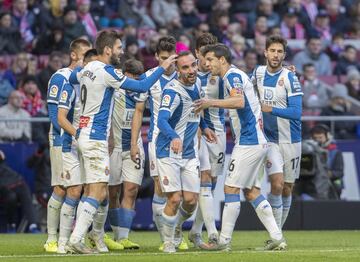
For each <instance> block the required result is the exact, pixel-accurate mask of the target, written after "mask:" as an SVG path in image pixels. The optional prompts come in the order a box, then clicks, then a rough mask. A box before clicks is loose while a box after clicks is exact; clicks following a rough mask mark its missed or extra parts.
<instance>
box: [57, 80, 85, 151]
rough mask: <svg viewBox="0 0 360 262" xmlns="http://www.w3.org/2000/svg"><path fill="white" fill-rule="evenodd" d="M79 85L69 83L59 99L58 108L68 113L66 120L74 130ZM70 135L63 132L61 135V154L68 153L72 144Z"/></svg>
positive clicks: (76, 119) (77, 114)
mask: <svg viewBox="0 0 360 262" xmlns="http://www.w3.org/2000/svg"><path fill="white" fill-rule="evenodd" d="M79 92H80V91H79V85H71V84H70V83H68V84H65V85H64V86H63V89H62V91H61V95H60V99H59V105H58V107H59V108H65V109H67V110H69V111H68V114H67V119H68V120H69V122H70V123H71V124H72V125H73V126H74V128H75V129H77V128H78V127H79V118H80V107H81V105H80V100H79ZM74 139H75V138H73V137H72V135H70V134H69V133H68V132H66V131H64V134H63V145H62V151H63V152H70V151H71V146H72V144H73V142H74Z"/></svg>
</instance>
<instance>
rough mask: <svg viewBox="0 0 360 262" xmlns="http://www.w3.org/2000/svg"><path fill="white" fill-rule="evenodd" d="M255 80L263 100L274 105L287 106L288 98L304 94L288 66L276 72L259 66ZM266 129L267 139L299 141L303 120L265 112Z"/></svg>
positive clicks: (285, 141)
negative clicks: (270, 71) (272, 72)
mask: <svg viewBox="0 0 360 262" xmlns="http://www.w3.org/2000/svg"><path fill="white" fill-rule="evenodd" d="M252 80H253V81H256V84H257V86H258V89H259V94H260V99H261V102H262V103H264V104H267V105H269V106H272V107H277V108H287V106H288V98H289V97H292V96H299V95H303V92H302V90H301V85H300V82H299V80H298V78H297V77H296V75H295V74H294V73H293V72H291V71H289V70H288V69H286V68H282V69H281V70H280V71H279V72H276V73H274V74H271V73H269V72H268V71H267V70H266V66H259V67H257V68H256V70H255V71H254V74H253V79H252ZM263 117H264V130H265V135H266V137H267V139H268V140H269V141H270V142H273V143H297V142H300V141H301V121H300V120H292V119H285V118H282V117H277V116H274V115H272V114H270V113H264V114H263Z"/></svg>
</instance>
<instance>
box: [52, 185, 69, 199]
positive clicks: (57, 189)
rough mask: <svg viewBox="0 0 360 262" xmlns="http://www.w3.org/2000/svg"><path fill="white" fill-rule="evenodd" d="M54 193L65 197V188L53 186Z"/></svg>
mask: <svg viewBox="0 0 360 262" xmlns="http://www.w3.org/2000/svg"><path fill="white" fill-rule="evenodd" d="M54 193H55V194H56V195H57V196H59V197H61V198H63V197H65V194H66V191H65V189H64V188H63V187H61V186H55V187H54Z"/></svg>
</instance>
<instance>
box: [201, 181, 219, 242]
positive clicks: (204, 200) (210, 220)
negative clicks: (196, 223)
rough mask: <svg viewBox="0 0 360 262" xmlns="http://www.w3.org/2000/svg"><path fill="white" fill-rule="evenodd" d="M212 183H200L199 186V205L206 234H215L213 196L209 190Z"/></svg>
mask: <svg viewBox="0 0 360 262" xmlns="http://www.w3.org/2000/svg"><path fill="white" fill-rule="evenodd" d="M211 187H212V184H211V183H209V184H202V185H201V187H200V196H199V205H200V209H201V213H202V217H203V220H204V223H205V226H206V231H207V233H208V236H210V235H211V234H217V230H216V226H215V217H214V212H213V210H214V209H213V205H214V197H213V194H212V190H211Z"/></svg>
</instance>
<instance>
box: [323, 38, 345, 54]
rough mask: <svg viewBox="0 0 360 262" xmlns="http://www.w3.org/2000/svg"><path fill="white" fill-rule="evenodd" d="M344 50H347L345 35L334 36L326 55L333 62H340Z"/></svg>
mask: <svg viewBox="0 0 360 262" xmlns="http://www.w3.org/2000/svg"><path fill="white" fill-rule="evenodd" d="M344 49H345V41H344V35H343V34H342V33H338V34H335V35H333V37H332V40H331V44H330V46H328V47H327V49H326V53H327V54H328V56H329V57H330V59H331V61H338V60H339V59H340V55H341V54H342V52H343V51H344Z"/></svg>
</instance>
